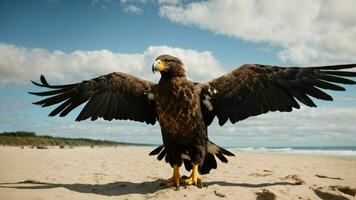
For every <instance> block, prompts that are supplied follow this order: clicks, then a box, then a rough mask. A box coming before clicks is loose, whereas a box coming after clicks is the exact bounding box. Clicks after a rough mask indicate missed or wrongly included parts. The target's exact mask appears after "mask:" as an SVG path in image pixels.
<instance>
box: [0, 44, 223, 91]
mask: <svg viewBox="0 0 356 200" xmlns="http://www.w3.org/2000/svg"><path fill="white" fill-rule="evenodd" d="M160 54H171V55H175V56H177V57H179V58H181V59H182V60H183V62H184V63H185V65H186V67H187V75H188V77H189V78H191V79H192V80H195V81H203V80H208V79H210V78H213V77H216V76H217V75H219V74H222V73H223V68H222V66H221V64H220V63H219V61H218V60H217V59H216V58H215V57H214V56H213V55H212V53H211V52H209V51H203V52H199V51H196V50H192V49H182V48H174V47H169V46H151V47H148V48H147V49H146V50H145V51H143V52H141V53H130V54H128V53H115V52H111V51H109V50H105V49H104V50H97V51H74V52H70V53H65V52H62V51H48V50H45V49H37V48H34V49H29V48H24V47H18V46H14V45H9V44H4V43H0V84H7V83H28V82H29V81H30V80H37V79H38V78H39V75H40V74H44V75H46V76H47V77H48V78H49V80H56V81H60V82H73V81H81V80H83V79H91V78H94V77H97V76H100V75H103V74H106V73H111V72H114V71H121V72H125V73H129V74H133V75H136V76H138V77H141V78H145V79H148V80H158V78H159V75H153V74H152V71H151V65H152V63H153V61H154V59H155V58H156V57H157V56H158V55H160Z"/></svg>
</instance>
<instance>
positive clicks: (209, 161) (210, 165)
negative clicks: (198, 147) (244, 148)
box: [149, 141, 235, 174]
mask: <svg viewBox="0 0 356 200" xmlns="http://www.w3.org/2000/svg"><path fill="white" fill-rule="evenodd" d="M166 154H167V152H166V149H165V148H164V145H160V146H158V147H157V148H155V149H154V150H153V151H151V152H150V154H149V155H150V156H153V155H158V156H157V159H158V160H162V159H163V158H164V157H165V156H166ZM215 156H216V157H217V158H218V159H219V160H220V161H221V162H223V163H227V162H228V160H227V158H226V156H235V155H234V154H233V153H231V152H230V151H228V150H226V149H223V148H221V147H219V146H217V145H216V144H214V143H213V142H211V141H208V144H207V153H206V155H205V158H204V161H203V164H202V165H201V166H200V168H199V173H200V174H208V173H209V172H210V170H212V169H216V168H217V165H218V164H217V162H216V159H215ZM183 163H184V167H185V169H186V170H187V171H190V170H191V169H192V168H193V166H192V162H191V161H190V160H187V159H183Z"/></svg>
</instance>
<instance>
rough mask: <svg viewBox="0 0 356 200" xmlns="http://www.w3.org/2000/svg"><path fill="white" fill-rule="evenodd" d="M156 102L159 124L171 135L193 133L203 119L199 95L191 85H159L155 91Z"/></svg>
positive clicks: (182, 83)
mask: <svg viewBox="0 0 356 200" xmlns="http://www.w3.org/2000/svg"><path fill="white" fill-rule="evenodd" d="M155 102H156V110H157V114H158V116H159V123H160V125H161V127H162V128H163V129H164V130H166V131H168V132H170V133H171V134H182V133H181V132H182V131H183V132H191V131H193V130H194V129H195V128H196V126H197V124H198V122H199V121H200V119H201V117H202V115H201V110H200V100H199V95H198V94H197V93H196V91H195V89H194V87H193V86H192V85H191V84H189V83H185V82H173V83H171V82H170V83H166V84H161V85H159V87H158V88H157V90H156V91H155Z"/></svg>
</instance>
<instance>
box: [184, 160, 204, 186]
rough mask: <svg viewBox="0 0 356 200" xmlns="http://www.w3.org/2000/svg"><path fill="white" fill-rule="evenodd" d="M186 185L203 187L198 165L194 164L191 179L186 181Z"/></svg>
mask: <svg viewBox="0 0 356 200" xmlns="http://www.w3.org/2000/svg"><path fill="white" fill-rule="evenodd" d="M184 183H185V184H186V185H196V186H200V185H201V178H199V171H198V164H193V170H192V173H191V174H190V176H189V178H187V179H185V180H184Z"/></svg>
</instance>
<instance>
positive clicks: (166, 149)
mask: <svg viewBox="0 0 356 200" xmlns="http://www.w3.org/2000/svg"><path fill="white" fill-rule="evenodd" d="M354 67H356V64H346V65H333V66H320V67H306V68H304V67H288V68H284V67H277V66H269V65H259V64H246V65H243V66H241V67H239V68H237V69H235V70H233V71H232V72H230V73H227V74H225V75H223V76H221V77H219V78H216V79H213V80H211V81H209V82H206V83H195V82H192V81H190V80H188V79H187V78H186V75H185V67H184V65H183V63H182V61H181V60H180V59H178V58H176V57H174V56H170V55H161V56H159V57H157V59H156V60H155V62H154V64H153V65H152V70H153V72H155V71H158V72H160V73H161V79H160V80H159V82H158V83H153V82H150V81H146V80H142V79H140V78H137V77H134V76H131V75H128V74H125V73H122V72H114V73H110V74H107V75H103V76H100V77H97V78H94V79H92V80H87V81H82V82H79V83H75V84H68V85H49V84H48V83H47V81H46V79H45V77H44V76H41V83H36V82H33V84H35V85H37V86H40V87H45V88H49V89H51V90H49V91H45V92H30V94H34V95H37V96H47V98H45V99H43V100H40V101H37V102H35V103H34V104H37V105H41V106H43V107H46V106H51V105H54V104H59V106H58V107H56V108H55V109H54V110H53V111H52V112H51V113H50V114H49V116H55V115H58V114H59V116H61V117H63V116H66V115H67V114H68V113H69V112H71V111H72V110H73V109H74V108H76V107H78V106H79V105H81V104H83V103H85V102H87V103H86V105H85V106H84V108H83V109H82V111H81V112H80V114H79V115H78V117H77V118H76V121H81V120H86V119H89V118H90V119H91V120H96V119H98V118H103V119H104V120H112V119H121V120H127V119H128V120H134V121H139V122H146V123H147V124H155V123H156V121H158V122H159V124H160V127H161V132H162V138H163V145H161V146H159V147H158V148H156V149H155V150H153V151H152V152H151V153H150V155H158V159H159V160H161V159H163V158H165V161H166V162H168V163H169V164H170V165H171V166H172V168H173V176H172V177H171V178H169V179H167V180H165V181H164V184H165V185H166V186H176V187H178V186H179V184H185V185H200V183H201V179H200V177H199V174H207V173H209V171H210V170H211V169H216V168H217V163H216V160H215V156H216V157H217V158H218V159H219V160H220V161H222V162H225V163H226V162H227V159H226V157H225V156H233V155H234V154H232V153H231V152H229V151H227V150H225V149H223V148H221V147H219V146H217V145H215V144H214V143H213V142H211V141H209V139H208V133H207V127H208V126H209V125H210V124H211V123H212V121H213V119H214V118H215V116H216V117H217V118H218V121H219V125H221V126H222V125H224V124H225V123H226V122H227V120H230V122H231V123H236V122H238V121H241V120H244V119H246V118H248V117H250V116H256V115H260V114H263V113H267V112H269V111H281V112H290V111H292V110H293V108H296V109H299V108H300V106H299V103H303V104H305V105H307V106H310V107H316V105H315V104H314V102H313V101H312V100H311V99H310V97H314V98H317V99H322V100H327V101H331V100H332V97H331V96H330V95H328V94H327V93H325V92H324V91H322V90H321V89H328V90H336V91H344V90H345V89H344V88H343V87H341V86H339V85H336V84H355V83H356V82H355V81H353V80H350V79H347V78H345V77H355V76H356V72H352V71H344V69H351V68H354ZM183 163H184V166H185V168H186V169H187V170H188V171H190V170H192V172H191V175H190V176H189V177H181V176H180V174H179V168H180V166H181V165H182V164H183Z"/></svg>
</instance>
